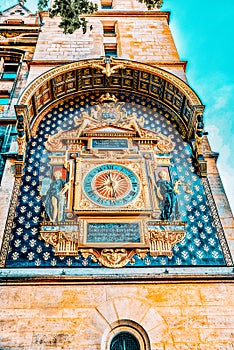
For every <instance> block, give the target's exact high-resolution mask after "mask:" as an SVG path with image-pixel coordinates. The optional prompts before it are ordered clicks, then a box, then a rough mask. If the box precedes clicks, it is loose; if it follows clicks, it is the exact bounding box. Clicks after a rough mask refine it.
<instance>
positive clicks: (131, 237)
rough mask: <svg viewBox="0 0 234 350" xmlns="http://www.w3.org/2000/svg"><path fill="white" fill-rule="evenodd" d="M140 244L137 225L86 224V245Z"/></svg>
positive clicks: (138, 226)
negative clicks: (103, 243) (105, 243)
mask: <svg viewBox="0 0 234 350" xmlns="http://www.w3.org/2000/svg"><path fill="white" fill-rule="evenodd" d="M102 242H108V243H117V242H125V243H127V242H128V243H137V242H140V224H139V223H102V224H98V223H88V225H87V243H102Z"/></svg>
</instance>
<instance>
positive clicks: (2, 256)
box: [0, 177, 21, 267]
mask: <svg viewBox="0 0 234 350" xmlns="http://www.w3.org/2000/svg"><path fill="white" fill-rule="evenodd" d="M20 185H21V177H16V178H15V183H14V188H13V191H12V197H11V202H10V206H9V212H8V216H7V221H6V226H5V231H4V235H3V243H2V248H1V252H0V267H4V266H5V261H6V257H7V253H8V249H9V243H10V240H11V235H12V227H13V220H14V217H15V209H16V205H17V200H18V194H19V190H20Z"/></svg>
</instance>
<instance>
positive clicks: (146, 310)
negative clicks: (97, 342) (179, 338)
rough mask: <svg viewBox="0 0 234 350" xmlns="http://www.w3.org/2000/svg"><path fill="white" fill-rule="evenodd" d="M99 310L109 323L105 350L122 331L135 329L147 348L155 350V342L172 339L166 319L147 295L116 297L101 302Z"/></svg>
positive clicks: (104, 340) (105, 338)
mask: <svg viewBox="0 0 234 350" xmlns="http://www.w3.org/2000/svg"><path fill="white" fill-rule="evenodd" d="M96 310H97V312H98V314H99V316H100V317H101V318H102V320H104V322H105V323H106V327H105V330H104V332H103V335H102V343H101V350H107V349H108V344H110V341H111V339H112V338H113V336H114V335H115V334H117V333H118V332H120V331H121V330H125V331H127V330H131V331H132V332H133V334H134V335H135V336H136V337H138V338H137V339H138V340H140V341H141V344H145V345H144V346H145V347H142V349H144V350H150V349H153V345H154V344H159V343H160V342H163V341H164V339H165V337H166V338H167V341H168V342H170V341H171V342H172V336H171V334H170V330H169V329H168V326H167V324H166V322H165V321H164V319H163V318H162V316H161V315H160V314H159V313H158V311H157V310H156V308H155V307H154V306H152V305H151V304H150V303H148V302H147V300H145V299H143V298H135V297H134V298H132V297H130V296H129V297H116V298H113V299H110V300H107V301H106V302H105V303H103V304H100V305H98V306H97V307H96Z"/></svg>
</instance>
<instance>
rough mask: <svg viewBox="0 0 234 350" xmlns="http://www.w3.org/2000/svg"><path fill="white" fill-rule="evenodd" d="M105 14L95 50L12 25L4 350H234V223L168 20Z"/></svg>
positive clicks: (48, 30)
mask: <svg viewBox="0 0 234 350" xmlns="http://www.w3.org/2000/svg"><path fill="white" fill-rule="evenodd" d="M97 4H98V8H99V9H98V11H97V12H96V13H94V14H93V15H88V16H87V20H88V22H89V24H90V25H92V27H93V30H92V31H88V32H87V33H86V34H82V32H80V31H75V32H74V33H73V34H69V35H65V34H63V33H62V30H61V29H59V27H58V24H59V19H58V18H53V19H51V18H49V16H48V13H47V12H43V13H40V15H32V13H30V11H29V10H28V9H26V8H25V7H24V4H22V2H21V3H20V4H18V5H15V6H13V7H12V8H10V9H6V10H5V11H3V12H2V15H1V21H2V22H1V23H2V24H1V26H0V34H1V36H0V45H1V46H0V50H1V53H2V56H3V59H2V61H1V62H2V66H1V67H2V68H1V69H2V73H1V74H2V75H1V82H2V83H3V84H5V85H4V86H5V87H6V88H7V86H8V88H9V86H10V87H11V89H12V90H11V94H10V95H9V99H8V100H7V104H4V105H3V107H2V114H3V117H2V128H6V125H13V126H14V130H15V131H14V132H13V131H12V132H11V134H10V136H11V138H10V140H11V142H10V144H9V152H7V154H6V155H5V158H4V160H3V163H4V169H5V170H4V172H3V176H2V188H3V193H4V196H5V197H4V198H3V199H1V207H2V217H1V226H0V229H1V236H0V237H1V255H0V264H1V271H0V272H1V274H0V282H1V286H0V288H1V292H2V304H1V310H2V311H1V312H2V316H3V328H2V331H1V330H0V333H1V332H2V336H0V339H1V340H0V348H1V349H10V348H12V349H13V348H17V349H33V350H37V349H38V350H39V349H45V350H47V349H48V350H49V349H52V348H53V349H78V348H79V349H82V350H87V349H90V350H91V349H92V350H94V349H95V350H96V349H101V350H118V349H129V350H150V349H151V350H156V349H158V350H159V349H160V350H161V349H210V348H211V347H214V346H217V349H218V348H219V349H221V348H222V349H231V347H232V344H233V339H232V334H233V324H234V322H233V320H232V317H233V316H232V315H233V310H234V305H233V297H232V296H233V284H232V282H233V248H232V247H233V245H232V242H233V217H232V214H231V210H230V208H229V205H228V202H227V199H226V195H225V193H224V191H223V190H222V191H221V193H220V192H218V191H217V188H221V186H222V184H221V180H220V178H219V176H218V170H217V168H216V164H215V162H216V154H215V153H214V152H213V151H212V150H211V148H210V145H209V141H208V138H207V133H206V132H205V130H204V127H205V126H204V118H203V112H204V105H203V104H202V102H201V100H200V98H199V96H198V95H197V94H196V93H195V92H194V91H193V89H192V88H191V87H190V85H189V84H188V82H187V78H186V62H183V61H181V60H180V58H179V55H178V53H177V50H176V47H175V44H174V41H173V38H172V35H171V32H170V29H169V17H170V14H169V13H168V12H164V11H163V10H158V9H155V10H153V11H147V10H146V7H145V6H144V4H141V3H139V2H138V1H137V0H131V1H130V0H125V1H122V0H113V1H106V0H105V1H97ZM19 13H20V16H21V17H22V18H23V20H22V19H20V18H21V17H20V18H18V17H19ZM13 17H14V18H13ZM13 19H14V21H18V22H17V30H16V28H15V26H16V23H15V22H14V23H13V22H12V21H13ZM32 19H33V21H34V24H33V25H32V23H31V22H30V21H32ZM19 21H21V22H19ZM30 23H31V24H30ZM1 28H3V29H4V31H3V30H2V29H1ZM25 33H27V35H28V36H25ZM30 35H31V36H30ZM12 38H14V40H13V39H12ZM22 38H23V39H22ZM28 38H30V40H29V39H28ZM32 38H33V39H32ZM13 43H14V45H15V46H14V48H13V47H12V45H13ZM17 43H20V44H19V45H18V44H17ZM29 44H30V45H29ZM12 57H13V58H14V60H15V64H16V63H17V69H15V68H14V69H15V71H14V72H15V75H14V77H12V76H11V77H10V78H9V77H8V78H9V79H8V80H9V81H8V80H7V81H6V79H4V77H6V76H5V75H4V74H5V73H4V72H5V70H6V69H8V68H9V67H8V66H9V64H8V63H9V62H10V63H11V64H12V62H11V61H12V59H13V58H12ZM7 67H8V68H7ZM14 67H15V66H14ZM11 69H13V68H11ZM23 72H25V73H27V74H23ZM7 83H8V85H7ZM10 83H12V85H9V84H10ZM14 84H15V85H14ZM1 91H2V90H0V93H1ZM2 96H3V95H2ZM4 96H5V95H4ZM10 96H13V97H10ZM4 130H6V129H4ZM220 203H222V207H220ZM1 312H0V314H1ZM226 315H229V316H228V317H227V316H226ZM220 323H221V325H223V327H221V325H220ZM10 330H11V331H12V332H13V333H14V336H12V335H10Z"/></svg>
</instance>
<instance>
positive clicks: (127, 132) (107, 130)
mask: <svg viewBox="0 0 234 350" xmlns="http://www.w3.org/2000/svg"><path fill="white" fill-rule="evenodd" d="M83 134H84V135H87V136H91V135H92V134H93V135H100V136H101V135H103V136H105V134H106V135H108V136H110V135H111V136H115V135H119V134H121V136H123V137H124V136H127V137H129V136H132V137H134V136H136V131H135V130H132V129H131V128H127V127H118V126H116V125H109V126H103V127H102V126H101V127H98V128H90V129H87V130H85V131H84V132H83Z"/></svg>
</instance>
